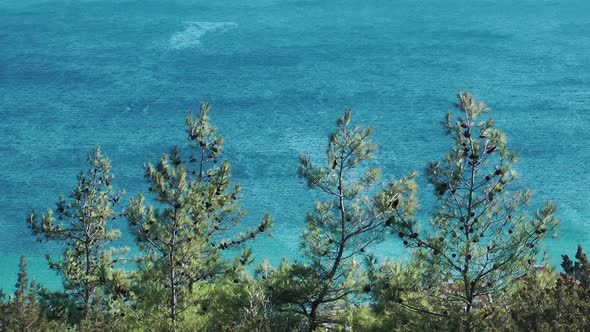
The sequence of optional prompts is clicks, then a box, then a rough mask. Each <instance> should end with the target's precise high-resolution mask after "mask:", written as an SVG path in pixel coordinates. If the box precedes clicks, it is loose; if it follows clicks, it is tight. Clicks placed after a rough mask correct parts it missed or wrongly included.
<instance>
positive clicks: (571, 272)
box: [503, 246, 590, 331]
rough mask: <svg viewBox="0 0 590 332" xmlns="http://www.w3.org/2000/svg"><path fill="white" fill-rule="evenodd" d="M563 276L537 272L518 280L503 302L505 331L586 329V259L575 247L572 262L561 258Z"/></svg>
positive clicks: (589, 306) (589, 293) (589, 319)
mask: <svg viewBox="0 0 590 332" xmlns="http://www.w3.org/2000/svg"><path fill="white" fill-rule="evenodd" d="M562 257H563V262H562V267H563V268H564V271H565V272H564V273H562V274H560V275H557V274H555V273H548V272H539V273H536V274H532V275H529V276H527V277H526V278H523V279H521V280H519V282H518V284H517V288H516V290H515V291H514V292H513V293H512V296H511V297H510V298H509V299H508V300H507V301H506V303H505V305H506V307H507V308H509V311H508V315H507V316H508V319H507V320H506V319H505V320H503V322H504V323H505V322H506V321H509V322H510V325H508V326H505V328H504V329H505V330H508V329H512V330H519V331H588V330H590V285H588V284H587V283H586V282H585V281H587V280H588V278H589V277H590V270H589V269H588V258H587V257H586V255H585V254H584V252H583V251H582V248H581V246H578V251H577V253H576V262H575V263H574V262H572V261H571V260H570V259H569V257H568V256H567V255H563V256H562Z"/></svg>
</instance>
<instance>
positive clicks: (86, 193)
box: [28, 148, 124, 321]
mask: <svg viewBox="0 0 590 332" xmlns="http://www.w3.org/2000/svg"><path fill="white" fill-rule="evenodd" d="M88 163H89V169H88V170H87V171H86V172H80V174H79V175H78V177H77V184H76V186H75V188H74V189H73V191H72V192H71V194H70V196H69V199H68V200H66V199H64V198H63V197H60V199H59V201H58V202H57V207H56V208H55V209H54V210H49V211H47V212H46V213H45V214H44V215H43V216H42V218H41V220H39V218H38V217H37V215H36V213H35V212H32V213H31V215H30V216H29V219H28V223H29V226H30V227H31V229H32V231H33V233H34V234H35V235H37V236H38V238H39V240H40V241H56V242H58V243H60V244H62V245H63V246H64V247H65V248H64V251H63V255H62V257H60V258H58V259H56V258H54V257H51V256H47V259H48V261H49V266H50V268H51V269H53V270H56V271H57V272H58V273H60V274H61V275H62V276H63V277H64V289H65V291H66V293H67V294H69V295H70V296H71V297H72V298H73V299H74V300H75V301H76V303H78V304H79V306H78V309H79V310H80V311H81V312H82V319H83V320H84V321H88V320H89V319H90V318H91V314H92V313H93V312H97V313H100V309H99V308H100V306H101V305H107V303H105V301H106V300H105V298H104V296H103V295H104V294H103V291H104V288H105V283H106V280H104V275H105V273H106V271H109V270H112V269H113V265H114V264H115V263H116V262H117V257H116V256H118V254H121V253H122V252H123V251H124V250H122V249H120V250H115V249H112V248H110V247H109V246H110V245H112V241H113V240H115V239H117V238H119V237H120V235H121V233H120V231H119V230H117V229H115V228H113V227H112V226H111V224H112V222H113V221H115V220H116V219H117V217H119V216H120V214H119V213H118V212H117V210H116V205H117V203H118V202H119V200H120V197H121V195H122V192H119V193H115V192H114V191H113V187H112V181H113V175H112V174H111V163H110V160H109V159H108V158H106V157H105V156H103V154H102V152H101V150H100V148H96V150H95V151H94V153H92V154H90V155H89V156H88ZM56 216H57V217H56Z"/></svg>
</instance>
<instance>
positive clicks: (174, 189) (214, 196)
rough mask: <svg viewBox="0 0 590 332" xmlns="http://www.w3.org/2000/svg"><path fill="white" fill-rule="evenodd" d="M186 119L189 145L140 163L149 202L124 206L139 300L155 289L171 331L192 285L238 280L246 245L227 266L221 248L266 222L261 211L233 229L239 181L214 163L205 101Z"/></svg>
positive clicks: (217, 151)
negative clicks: (255, 220) (138, 267)
mask: <svg viewBox="0 0 590 332" xmlns="http://www.w3.org/2000/svg"><path fill="white" fill-rule="evenodd" d="M186 122H187V126H188V130H187V134H188V138H189V142H190V145H189V147H188V148H186V149H181V148H179V147H175V148H173V149H172V151H171V152H170V153H169V154H167V155H164V156H163V157H162V159H161V160H160V162H159V163H158V164H157V165H155V166H154V165H152V164H151V163H149V162H148V163H147V164H146V166H145V177H146V179H147V180H148V182H149V184H150V187H149V191H150V192H151V195H152V196H153V197H154V205H151V206H148V207H146V202H145V198H144V196H143V195H140V196H138V197H136V198H134V199H132V201H131V202H130V204H129V208H128V210H127V213H128V219H129V222H130V225H131V227H132V229H134V231H135V233H136V238H137V242H138V244H139V246H140V248H141V249H142V250H143V251H144V253H145V254H146V256H145V259H144V262H143V271H142V275H143V277H142V278H143V279H142V280H141V282H142V283H143V284H144V285H151V286H150V287H152V286H153V287H152V288H151V289H152V290H151V291H144V292H143V295H142V294H139V296H140V297H141V296H144V300H145V298H146V297H150V296H152V295H151V294H154V292H155V290H156V289H158V290H163V291H162V292H161V293H158V294H161V296H162V298H152V302H157V303H156V304H157V305H159V306H161V307H162V311H165V312H166V316H167V323H166V325H165V328H167V329H170V330H174V331H176V330H177V329H178V328H179V327H178V321H179V315H180V314H181V313H182V312H183V311H184V310H186V309H187V308H188V307H189V305H190V304H191V303H188V302H189V301H188V299H189V298H190V291H191V289H192V288H193V286H195V285H198V283H199V282H202V281H204V280H211V279H219V278H221V277H228V276H230V275H231V276H232V277H233V278H235V282H238V281H239V279H238V271H239V270H240V269H241V267H242V266H244V265H246V264H248V263H249V262H250V261H251V252H250V251H249V250H244V252H243V253H242V255H241V257H236V258H235V260H234V262H233V264H232V262H230V261H228V260H227V259H226V258H224V256H223V255H222V252H223V251H225V250H230V249H232V248H237V247H241V246H243V244H244V243H246V242H247V241H248V240H250V239H253V238H254V237H255V236H256V235H257V234H259V233H262V232H265V231H267V230H268V229H269V228H270V227H271V222H270V217H269V216H268V215H266V216H265V217H264V219H263V220H262V221H261V223H260V224H259V225H258V226H257V227H256V228H255V229H251V230H248V231H246V232H245V233H242V234H236V231H235V226H237V225H238V223H239V221H240V218H241V217H242V216H243V215H244V212H243V211H242V210H241V209H240V207H239V205H238V200H239V196H240V186H239V185H236V186H233V185H232V184H231V182H230V165H229V163H228V162H226V161H224V162H221V164H220V165H219V164H218V161H219V158H220V156H221V153H222V150H223V138H222V137H220V136H217V135H216V129H215V127H213V126H212V125H211V124H210V120H209V106H208V105H207V104H202V105H201V107H200V115H199V116H198V117H193V115H192V114H190V115H189V116H188V118H187V120H186ZM144 290H145V287H144ZM138 293H141V292H138ZM164 293H167V295H165V294H164Z"/></svg>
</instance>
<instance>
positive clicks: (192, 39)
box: [170, 21, 238, 49]
mask: <svg viewBox="0 0 590 332" xmlns="http://www.w3.org/2000/svg"><path fill="white" fill-rule="evenodd" d="M185 25H186V28H185V29H184V30H182V31H178V32H175V33H174V34H173V35H172V36H171V37H170V47H171V48H174V49H183V48H189V47H195V46H199V45H200V44H201V37H203V36H204V35H205V34H207V33H209V32H222V31H225V30H228V29H232V28H235V27H237V26H238V24H237V23H235V22H195V21H187V22H185Z"/></svg>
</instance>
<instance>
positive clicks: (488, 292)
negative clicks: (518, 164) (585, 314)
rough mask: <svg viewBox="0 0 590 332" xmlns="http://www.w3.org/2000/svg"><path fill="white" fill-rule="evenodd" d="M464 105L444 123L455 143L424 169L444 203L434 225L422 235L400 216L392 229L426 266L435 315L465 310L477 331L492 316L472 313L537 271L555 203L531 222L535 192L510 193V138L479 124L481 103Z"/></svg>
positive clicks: (467, 100) (465, 100) (465, 98)
mask: <svg viewBox="0 0 590 332" xmlns="http://www.w3.org/2000/svg"><path fill="white" fill-rule="evenodd" d="M458 99H459V102H458V103H457V104H456V107H457V110H458V115H457V116H454V115H453V114H452V113H449V114H448V115H447V119H446V123H445V128H446V130H447V134H448V135H449V136H451V137H452V139H453V141H454V145H453V147H452V148H451V150H450V151H449V153H448V154H447V155H446V156H445V158H444V159H443V160H442V161H439V162H433V163H430V164H429V165H428V167H427V168H426V176H427V178H428V181H429V183H430V184H431V185H432V186H433V187H434V192H435V195H436V196H437V198H438V203H437V207H436V211H435V212H434V214H433V217H432V219H431V221H430V225H429V227H428V228H426V229H423V230H420V229H419V223H418V222H417V221H416V220H415V219H414V218H413V216H412V214H411V213H409V214H407V215H402V214H397V213H396V219H395V223H394V224H395V227H396V229H397V230H398V231H399V236H400V237H401V238H402V239H403V241H404V244H406V245H407V246H408V247H410V248H413V249H414V252H415V259H416V260H417V261H419V262H420V264H421V266H422V268H423V271H424V272H423V275H422V278H423V279H424V280H423V283H422V284H423V286H424V288H425V289H432V290H433V292H432V294H431V296H430V299H429V301H430V302H431V303H435V304H436V305H435V306H434V307H433V310H434V312H432V314H436V315H444V316H448V317H449V318H451V319H455V318H454V313H456V312H464V314H463V315H461V316H460V317H459V318H460V319H461V320H462V321H463V323H462V326H463V329H465V330H472V329H473V328H475V327H477V326H478V325H479V324H480V323H481V322H482V321H483V320H484V319H485V317H486V316H487V315H488V314H489V313H488V312H487V311H486V310H473V309H474V308H475V307H478V306H479V307H485V306H486V305H487V303H489V302H491V300H492V299H493V298H494V297H496V296H499V295H501V294H502V292H503V291H504V290H505V289H506V288H507V287H508V286H509V285H510V284H511V283H512V282H513V280H515V279H516V278H517V277H520V276H522V275H524V274H526V273H527V272H529V271H531V270H532V268H533V265H534V264H535V260H536V257H537V254H538V243H539V242H540V241H541V240H542V239H543V238H545V237H546V235H547V234H549V233H551V232H552V231H553V230H554V229H555V227H556V225H557V219H556V218H555V217H554V211H555V206H554V205H553V204H550V203H546V204H545V206H544V208H542V209H540V210H538V211H537V212H536V214H535V216H534V217H532V218H531V217H527V216H526V213H525V212H526V211H525V209H524V208H525V207H526V205H527V204H528V202H529V200H530V197H531V193H530V191H529V190H522V191H515V192H509V191H508V190H509V189H510V188H511V186H510V184H511V183H513V182H514V181H515V179H516V173H515V172H514V170H513V169H512V166H513V164H514V163H515V161H516V155H515V154H514V153H513V152H511V151H510V150H508V147H507V139H506V136H505V135H504V134H503V133H502V132H501V131H499V130H497V129H495V128H494V122H493V120H492V119H486V120H480V119H479V117H480V116H482V115H483V114H485V113H488V112H489V109H488V108H487V107H486V106H485V105H484V104H483V103H481V102H478V101H476V100H475V99H474V98H473V96H472V95H471V94H469V93H459V95H458ZM404 212H407V211H404ZM447 280H452V282H447ZM423 309H426V308H423Z"/></svg>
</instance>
